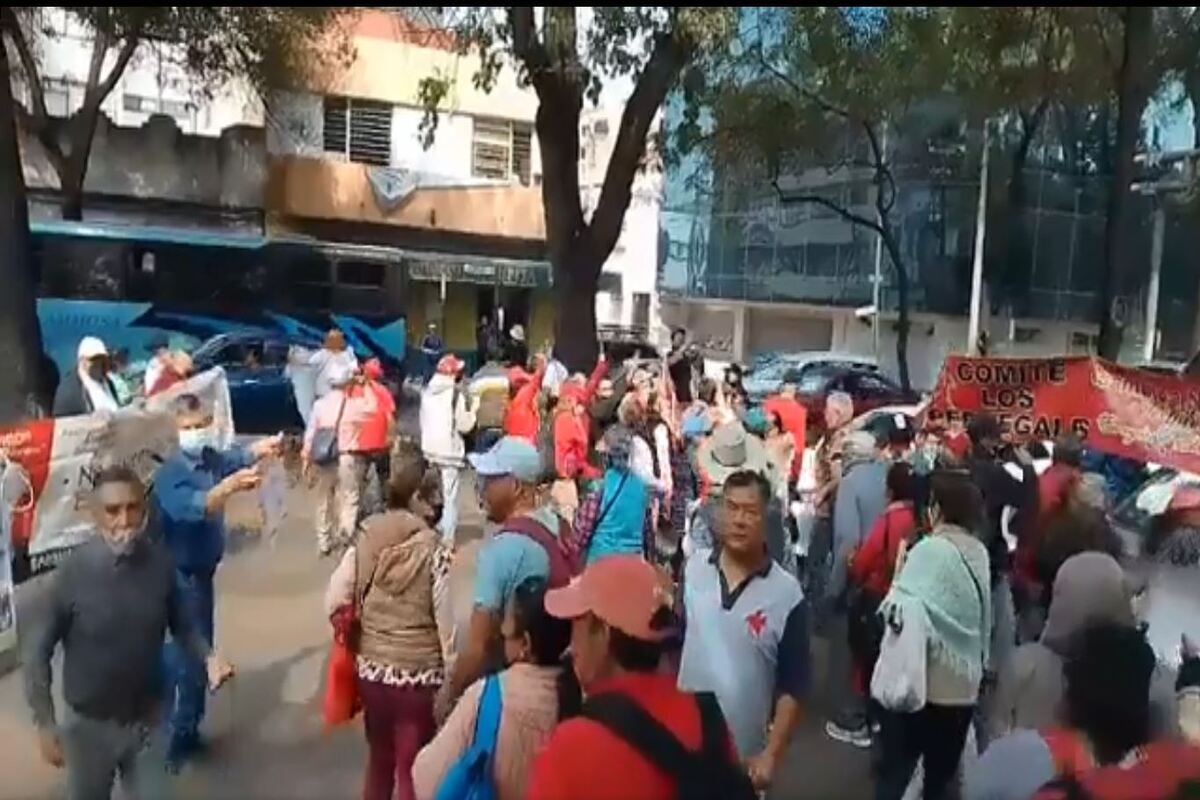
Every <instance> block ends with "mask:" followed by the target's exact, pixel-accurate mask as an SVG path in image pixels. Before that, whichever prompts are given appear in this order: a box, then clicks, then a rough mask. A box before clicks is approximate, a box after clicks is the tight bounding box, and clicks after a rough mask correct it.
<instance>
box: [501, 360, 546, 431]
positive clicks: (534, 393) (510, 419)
mask: <svg viewBox="0 0 1200 800" xmlns="http://www.w3.org/2000/svg"><path fill="white" fill-rule="evenodd" d="M522 372H524V370H522ZM545 376H546V362H544V361H543V362H542V363H541V365H540V366H539V367H538V369H537V372H535V373H533V377H532V378H531V379H530V380H527V381H525V382H524V383H522V384H521V386H520V387H519V388H518V389H517V392H516V394H514V395H513V397H512V399H511V400H509V401H508V408H507V409H505V411H504V435H505V436H519V437H520V438H522V439H525V440H527V441H529V443H530V444H532V445H533V446H534V447H537V439H538V428H539V427H541V417H540V416H539V415H538V407H537V397H538V392H540V391H541V390H542V378H544V377H545ZM512 379H513V373H512V372H511V371H510V372H509V380H510V381H511V380H512Z"/></svg>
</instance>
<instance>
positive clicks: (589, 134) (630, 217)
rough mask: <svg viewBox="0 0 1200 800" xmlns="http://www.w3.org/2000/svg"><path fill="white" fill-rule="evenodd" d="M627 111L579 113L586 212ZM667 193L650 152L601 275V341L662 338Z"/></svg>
mask: <svg viewBox="0 0 1200 800" xmlns="http://www.w3.org/2000/svg"><path fill="white" fill-rule="evenodd" d="M622 111H623V108H621V107H616V108H596V109H590V110H585V111H584V112H583V114H582V115H581V117H580V148H579V190H580V193H581V195H582V198H583V207H584V213H585V215H586V214H591V212H592V211H593V210H594V209H595V208H596V204H597V203H599V202H600V191H601V188H602V187H603V185H604V175H605V173H606V171H607V169H608V161H609V158H610V157H611V155H612V151H613V147H614V146H615V144H616V141H617V128H618V126H619V125H620V122H621V114H622ZM657 127H658V126H657V125H655V126H652V129H656V128H657ZM662 191H663V175H662V170H661V169H660V168H659V166H658V162H657V159H656V158H655V157H654V155H653V153H651V154H650V156H649V157H648V158H647V167H646V168H645V169H643V170H640V171H639V172H638V173H637V175H636V176H635V178H634V183H633V199H632V200H631V201H630V203H629V208H628V209H626V211H625V219H624V222H623V223H622V226H621V235H620V238H619V239H618V240H617V244H616V246H615V247H614V248H613V252H612V254H611V255H610V256H609V257H608V260H607V261H605V263H604V269H603V271H602V272H601V273H600V288H599V291H598V292H597V293H596V322H597V325H598V327H599V329H600V335H601V338H602V339H605V338H626V337H628V338H630V339H633V340H640V341H649V342H652V343H658V341H659V339H660V338H661V334H662V315H661V313H660V309H659V302H658V281H657V259H658V239H659V236H658V231H659V228H658V225H659V214H660V210H661V206H662Z"/></svg>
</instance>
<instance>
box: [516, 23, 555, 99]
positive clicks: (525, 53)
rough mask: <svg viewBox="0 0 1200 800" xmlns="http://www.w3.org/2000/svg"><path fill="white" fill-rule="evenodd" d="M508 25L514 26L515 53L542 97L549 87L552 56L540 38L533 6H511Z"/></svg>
mask: <svg viewBox="0 0 1200 800" xmlns="http://www.w3.org/2000/svg"><path fill="white" fill-rule="evenodd" d="M508 25H509V27H510V28H512V41H513V55H514V56H516V57H517V60H519V61H520V62H521V63H522V64H524V65H525V70H526V71H527V72H528V73H529V82H530V83H532V84H533V88H534V91H536V92H537V94H538V97H541V96H542V94H543V92H544V91H545V90H546V89H547V88H548V87H547V85H546V83H547V75H548V70H549V68H550V56H549V54H548V53H547V52H546V47H545V45H543V44H542V41H541V40H540V39H538V35H537V24H536V22H535V21H534V18H533V6H509V8H508Z"/></svg>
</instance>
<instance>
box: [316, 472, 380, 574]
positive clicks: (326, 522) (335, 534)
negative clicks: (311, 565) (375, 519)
mask: <svg viewBox="0 0 1200 800" xmlns="http://www.w3.org/2000/svg"><path fill="white" fill-rule="evenodd" d="M367 464H368V462H367V458H366V456H363V455H360V454H358V453H342V454H341V455H340V456H338V461H337V464H326V465H324V466H321V467H318V468H317V546H318V547H319V548H320V549H321V551H322V552H326V551H328V550H329V549H330V548H332V547H333V545H335V544H337V543H339V542H341V543H345V544H352V543H353V542H354V535H355V533H356V531H357V529H358V511H359V503H360V501H361V499H362V487H363V483H364V481H365V480H366V476H367ZM335 504H336V507H337V514H336V516H335V514H334V507H335Z"/></svg>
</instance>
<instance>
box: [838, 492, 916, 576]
mask: <svg viewBox="0 0 1200 800" xmlns="http://www.w3.org/2000/svg"><path fill="white" fill-rule="evenodd" d="M916 529H917V517H916V515H915V514H914V513H913V504H912V503H911V502H908V501H902V502H897V503H892V504H891V505H889V506H888V507H887V509H885V510H884V512H883V513H882V514H881V515H879V519H877V520H875V524H874V525H873V526H872V527H871V532H870V533H868V534H867V538H866V539H864V540H863V543H862V544H861V545H859V548H858V552H857V553H855V554H854V558H853V560H852V561H851V562H850V569H849V573H850V579H851V580H853V581H854V582H855V583H857V584H858V585H859V586H862V587H863V588H865V589H866V590H867V591H868V592H870V593H871V594H872V595H873V596H875V597H877V598H882V597H883V596H884V595H886V594H887V593H888V590H889V589H891V588H892V578H893V577H894V575H893V573H894V571H895V569H896V555H897V553H899V552H900V543H901V542H902V541H904V540H906V539H910V538H911V537H912V535H913V531H915V530H916Z"/></svg>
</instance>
